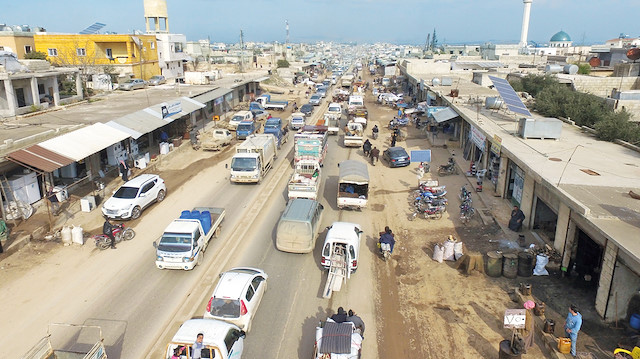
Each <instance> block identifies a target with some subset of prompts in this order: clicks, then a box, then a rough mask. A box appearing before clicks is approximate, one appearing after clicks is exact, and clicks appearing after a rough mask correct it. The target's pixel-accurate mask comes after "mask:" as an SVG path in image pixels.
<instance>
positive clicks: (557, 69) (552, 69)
mask: <svg viewBox="0 0 640 359" xmlns="http://www.w3.org/2000/svg"><path fill="white" fill-rule="evenodd" d="M562 70H563V69H562V65H547V66H545V67H544V72H546V73H548V74H559V73H561V72H562Z"/></svg>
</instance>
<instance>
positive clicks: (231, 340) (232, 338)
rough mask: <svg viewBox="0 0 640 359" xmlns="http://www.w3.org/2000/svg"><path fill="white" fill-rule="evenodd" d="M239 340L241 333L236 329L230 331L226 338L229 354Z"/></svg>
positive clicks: (225, 342)
mask: <svg viewBox="0 0 640 359" xmlns="http://www.w3.org/2000/svg"><path fill="white" fill-rule="evenodd" d="M238 338H240V332H239V331H237V330H236V329H229V332H228V333H227V335H225V337H224V344H225V345H226V346H227V352H230V351H231V348H233V345H234V344H235V343H236V342H237V341H238Z"/></svg>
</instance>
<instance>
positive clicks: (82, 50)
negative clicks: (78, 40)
mask: <svg viewBox="0 0 640 359" xmlns="http://www.w3.org/2000/svg"><path fill="white" fill-rule="evenodd" d="M76 55H78V56H87V50H85V48H84V47H79V48H77V49H76Z"/></svg>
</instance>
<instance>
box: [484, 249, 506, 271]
mask: <svg viewBox="0 0 640 359" xmlns="http://www.w3.org/2000/svg"><path fill="white" fill-rule="evenodd" d="M487 257H489V259H488V260H487V275H488V276H489V277H499V276H501V275H502V253H498V252H496V251H491V252H488V253H487Z"/></svg>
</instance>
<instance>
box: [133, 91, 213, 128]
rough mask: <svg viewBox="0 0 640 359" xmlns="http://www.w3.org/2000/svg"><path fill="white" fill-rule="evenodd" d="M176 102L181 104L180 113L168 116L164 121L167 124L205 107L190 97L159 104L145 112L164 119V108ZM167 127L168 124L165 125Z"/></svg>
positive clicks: (146, 109)
mask: <svg viewBox="0 0 640 359" xmlns="http://www.w3.org/2000/svg"><path fill="white" fill-rule="evenodd" d="M175 102H180V112H178V113H176V114H173V115H171V116H168V117H166V118H164V121H166V122H167V123H169V122H172V121H173V120H177V119H179V118H180V117H182V116H186V115H188V114H190V113H191V112H193V111H195V110H198V109H201V108H203V107H204V104H202V103H200V102H198V101H196V100H194V99H191V98H189V97H184V96H183V97H178V98H176V99H174V100H171V101H167V102H163V103H159V104H157V105H153V106H150V107H147V108H145V109H144V110H143V111H145V112H147V113H150V114H152V115H155V116H157V117H158V118H160V119H162V107H164V106H167V105H170V104H172V103H175ZM165 125H166V123H165Z"/></svg>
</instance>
